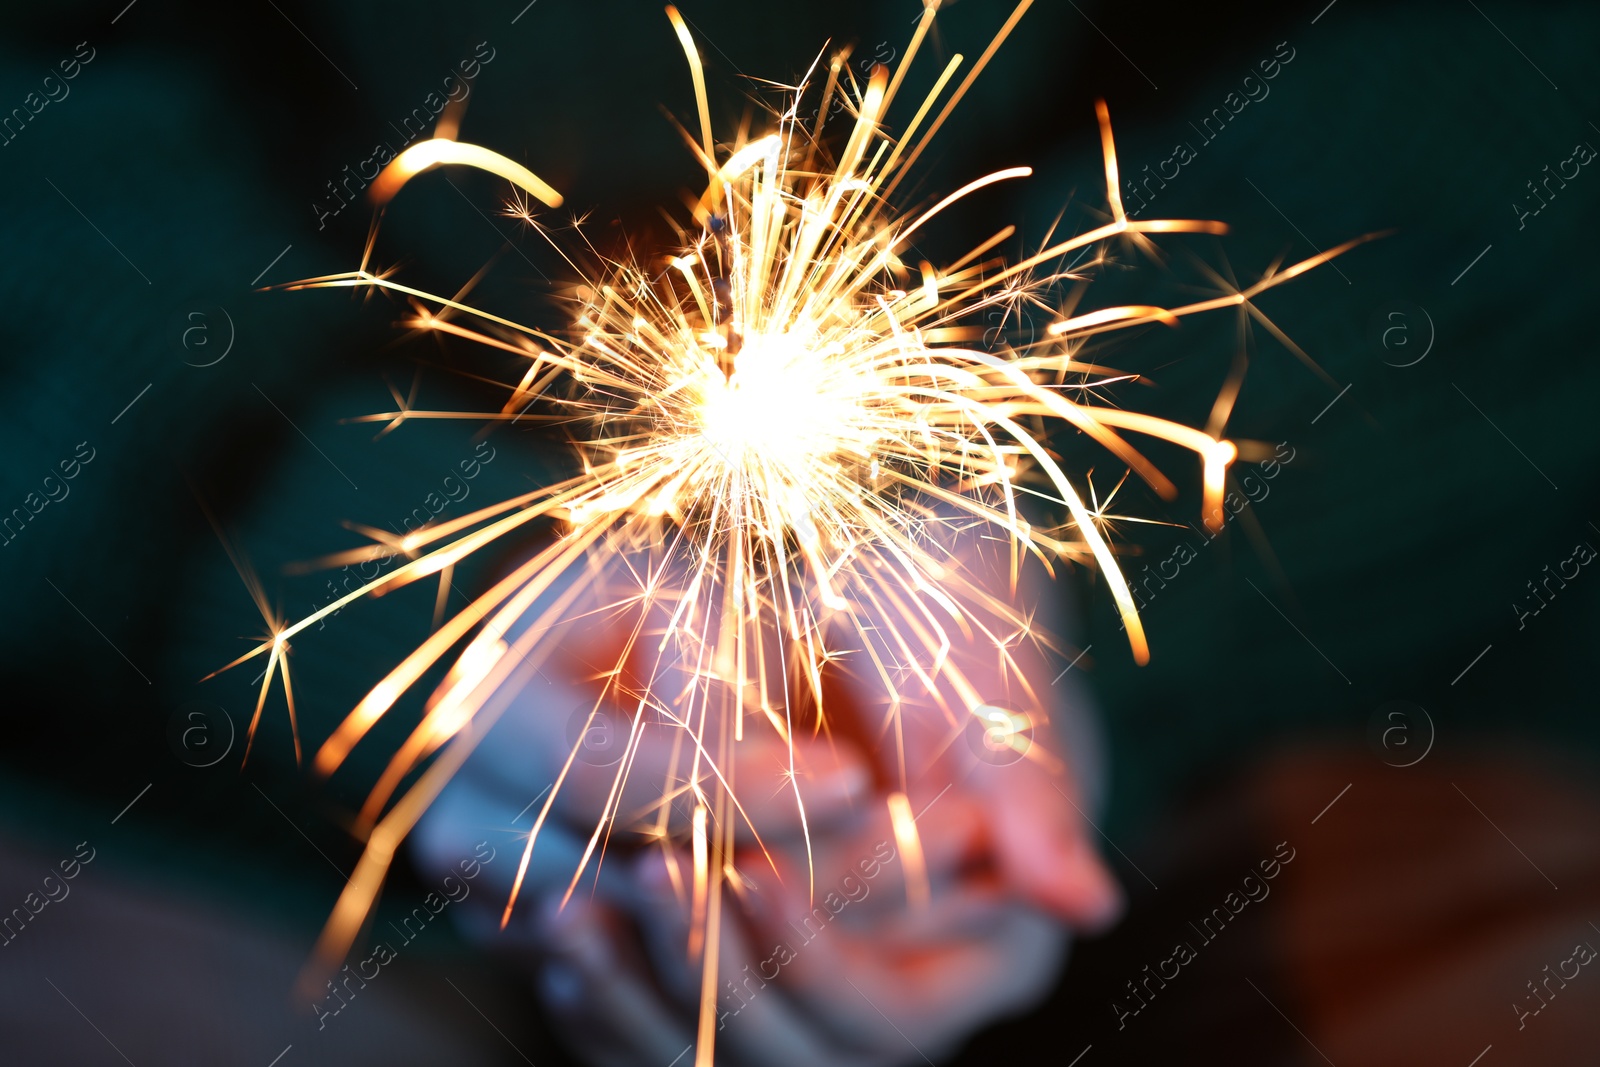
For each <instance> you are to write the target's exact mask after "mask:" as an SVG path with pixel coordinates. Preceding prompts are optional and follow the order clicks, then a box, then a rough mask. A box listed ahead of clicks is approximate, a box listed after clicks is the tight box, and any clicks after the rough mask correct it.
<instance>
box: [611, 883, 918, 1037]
mask: <svg viewBox="0 0 1600 1067" xmlns="http://www.w3.org/2000/svg"><path fill="white" fill-rule="evenodd" d="M636 884H637V885H638V887H639V890H640V893H639V895H638V896H637V897H636V899H635V901H634V907H633V910H634V914H635V917H636V921H637V922H638V923H639V925H640V927H641V929H642V930H644V931H646V942H647V944H648V945H649V946H650V949H651V957H652V959H653V960H655V961H656V962H657V964H658V968H659V969H658V974H661V975H662V976H663V980H664V981H672V982H674V983H676V984H677V985H678V987H679V988H680V989H681V990H682V994H681V996H682V997H683V999H684V1001H685V1003H687V1004H693V1006H694V1009H695V1010H697V1011H698V1009H699V999H698V998H699V996H700V995H701V994H700V990H701V988H702V978H703V972H702V970H701V967H702V966H703V964H701V963H700V962H697V961H694V960H691V959H689V958H688V956H687V953H686V950H685V945H686V939H687V937H688V933H689V925H690V915H689V911H688V909H687V908H686V907H685V906H684V904H683V903H682V902H680V901H679V900H678V899H677V897H676V895H675V894H674V893H673V890H672V886H671V884H670V876H669V875H668V874H667V870H666V861H665V860H664V859H663V857H662V856H660V855H652V856H650V857H648V858H645V859H643V860H641V862H640V866H639V870H638V877H637V883H636ZM741 900H744V901H748V897H747V896H746V897H739V896H736V895H734V894H733V893H732V892H731V891H730V894H729V896H728V897H727V898H726V900H725V904H724V909H723V911H722V916H721V921H720V922H719V924H718V933H717V937H716V941H715V943H716V950H717V957H716V959H717V974H716V979H717V981H716V999H715V1005H714V1011H715V1014H716V1031H715V1035H716V1036H715V1040H716V1043H717V1057H718V1061H719V1062H722V1061H724V1060H725V1061H726V1062H728V1063H741V1064H742V1063H749V1064H762V1065H764V1067H765V1065H772V1067H811V1065H813V1064H817V1063H828V1064H838V1065H841V1067H882V1065H886V1064H888V1063H890V1062H895V1061H896V1060H897V1059H898V1058H897V1057H890V1058H885V1057H884V1056H882V1055H880V1054H875V1053H873V1052H872V1050H871V1049H870V1048H867V1049H862V1048H858V1047H854V1046H853V1045H851V1044H848V1043H841V1042H839V1041H837V1040H835V1039H834V1035H833V1033H832V1030H831V1029H830V1027H829V1026H828V1025H826V1023H825V1022H823V1021H819V1020H817V1019H814V1018H811V1017H810V1016H808V1015H807V1014H805V1013H804V1012H802V1011H800V1010H799V1008H798V1006H797V1004H796V1003H795V1002H794V1001H793V999H792V998H791V997H790V996H789V995H788V993H787V992H786V991H785V989H784V986H783V983H782V981H781V973H780V972H781V968H782V962H781V961H782V955H781V951H780V950H779V949H778V947H777V946H776V945H774V946H773V947H772V949H771V950H767V949H765V947H764V945H763V944H762V943H758V942H757V941H756V940H753V939H752V935H751V931H750V930H749V929H748V928H747V926H746V923H745V921H744V919H743V915H744V911H743V908H742V906H741ZM669 975H670V976H671V977H670V978H668V977H667V976H669Z"/></svg>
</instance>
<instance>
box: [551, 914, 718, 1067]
mask: <svg viewBox="0 0 1600 1067" xmlns="http://www.w3.org/2000/svg"><path fill="white" fill-rule="evenodd" d="M540 925H541V932H542V934H543V939H544V940H545V942H546V943H547V944H548V945H549V956H548V959H547V962H546V963H545V966H544V968H543V970H542V971H541V973H540V976H539V991H540V995H541V997H542V998H543V1000H544V1002H545V1003H546V1004H547V1005H548V1006H549V1008H550V1015H551V1017H552V1021H553V1022H554V1023H555V1025H556V1027H557V1029H558V1030H560V1031H561V1032H562V1033H563V1034H564V1035H565V1036H566V1038H567V1039H568V1041H569V1042H570V1043H571V1044H572V1045H573V1046H574V1047H575V1048H579V1049H582V1051H583V1053H584V1055H585V1058H587V1059H590V1060H592V1061H593V1062H596V1063H599V1064H602V1065H605V1067H610V1065H613V1064H614V1065H617V1067H636V1065H638V1064H641V1063H643V1064H651V1063H654V1064H666V1063H672V1062H675V1061H676V1060H677V1059H678V1058H679V1057H680V1056H681V1055H682V1054H683V1052H684V1051H685V1050H686V1049H687V1048H688V1047H689V1046H690V1045H692V1043H693V1033H692V1030H691V1028H690V1026H689V1025H687V1023H686V1021H685V1019H684V1017H683V1015H682V1012H681V1011H678V1010H675V1009H674V1008H673V1007H672V1006H671V1005H670V1004H669V1003H668V1002H667V1001H666V1000H665V999H664V998H663V997H662V995H661V994H660V992H659V991H658V990H657V989H656V988H655V987H654V985H653V983H652V982H651V981H650V979H649V976H648V974H647V972H646V969H645V965H644V961H643V960H642V959H641V958H640V957H639V955H638V953H637V951H636V949H635V946H634V945H633V943H632V935H631V933H630V932H629V931H628V929H627V925H626V923H625V922H624V921H623V920H622V918H621V916H620V915H618V914H617V913H616V912H615V911H613V910H612V909H610V908H608V907H606V906H604V905H600V904H596V903H594V902H591V901H589V900H586V899H583V898H574V899H573V900H572V901H570V902H568V904H567V905H566V907H564V908H559V909H557V908H554V907H551V908H550V909H548V910H547V911H546V913H545V914H544V915H543V916H542V922H541V924H540Z"/></svg>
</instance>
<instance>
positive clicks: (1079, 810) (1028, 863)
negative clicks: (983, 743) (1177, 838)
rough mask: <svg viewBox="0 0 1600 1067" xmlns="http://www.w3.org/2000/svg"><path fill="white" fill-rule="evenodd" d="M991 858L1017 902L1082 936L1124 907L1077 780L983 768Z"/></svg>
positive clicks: (1029, 769)
mask: <svg viewBox="0 0 1600 1067" xmlns="http://www.w3.org/2000/svg"><path fill="white" fill-rule="evenodd" d="M974 777H975V778H977V779H979V780H980V786H979V788H980V790H981V792H982V795H983V796H984V797H985V798H987V800H988V807H989V810H990V811H992V813H993V814H992V817H991V819H990V827H991V835H992V838H993V849H994V858H995V862H996V864H997V866H998V867H999V868H1000V871H1001V873H1002V877H1003V878H1004V880H1005V881H1006V882H1007V884H1008V885H1010V886H1011V887H1012V890H1013V892H1014V893H1015V894H1016V896H1017V897H1018V898H1020V899H1021V900H1023V901H1025V902H1027V903H1028V904H1031V905H1033V906H1034V907H1036V908H1039V909H1040V910H1042V911H1044V912H1046V913H1048V914H1051V915H1054V916H1056V917H1058V918H1060V919H1062V920H1064V921H1066V922H1068V923H1070V924H1072V925H1073V926H1074V927H1076V928H1078V929H1080V930H1083V931H1085V932H1090V933H1097V932H1100V931H1102V930H1105V929H1106V928H1108V927H1109V926H1111V925H1112V924H1114V923H1115V922H1116V921H1117V919H1118V918H1119V917H1120V916H1121V914H1122V911H1123V908H1124V906H1125V903H1124V897H1123V893H1122V889H1121V887H1120V886H1119V885H1118V884H1117V881H1116V879H1115V877H1113V876H1112V874H1111V871H1110V869H1109V868H1108V867H1107V866H1106V864H1105V861H1104V859H1103V858H1102V857H1101V855H1100V853H1099V850H1098V849H1097V848H1096V847H1095V843H1094V841H1093V840H1091V838H1090V834H1091V833H1095V834H1097V833H1098V831H1095V830H1094V829H1093V827H1092V826H1091V825H1090V824H1089V817H1088V815H1087V814H1086V813H1085V812H1084V810H1083V807H1082V805H1081V804H1080V803H1079V802H1078V801H1077V800H1076V799H1074V797H1073V796H1072V795H1071V794H1072V792H1073V791H1074V790H1073V789H1072V782H1071V780H1070V779H1067V778H1065V777H1062V776H1056V775H1051V774H1049V773H1048V772H1046V771H1044V770H1042V769H1041V768H1038V767H1035V766H1032V765H1025V764H1021V763H1018V764H1013V765H1012V766H1009V767H984V768H981V769H980V770H978V771H976V772H975V774H974Z"/></svg>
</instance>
